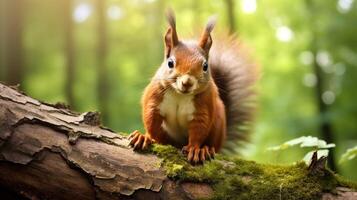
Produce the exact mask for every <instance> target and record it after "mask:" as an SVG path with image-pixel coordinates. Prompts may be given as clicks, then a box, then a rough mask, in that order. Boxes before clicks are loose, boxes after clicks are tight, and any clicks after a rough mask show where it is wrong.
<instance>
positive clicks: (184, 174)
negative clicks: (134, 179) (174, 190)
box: [151, 144, 357, 199]
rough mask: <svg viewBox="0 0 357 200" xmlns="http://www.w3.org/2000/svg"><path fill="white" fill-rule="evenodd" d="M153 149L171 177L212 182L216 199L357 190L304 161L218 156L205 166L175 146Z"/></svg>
mask: <svg viewBox="0 0 357 200" xmlns="http://www.w3.org/2000/svg"><path fill="white" fill-rule="evenodd" d="M151 151H152V152H153V153H154V154H156V155H158V156H159V157H160V158H162V159H163V161H162V163H161V164H162V167H163V168H164V169H165V171H166V173H167V176H168V177H169V178H171V179H175V180H181V181H193V182H208V183H211V184H212V186H213V189H214V191H215V195H214V196H213V199H320V197H321V194H322V192H331V191H332V192H333V190H334V188H336V186H347V187H352V188H355V189H357V184H355V183H352V182H349V181H346V180H344V179H342V178H341V177H339V176H337V175H335V174H333V173H332V172H331V171H330V170H325V172H324V176H319V175H312V174H310V173H309V171H308V169H307V166H306V165H305V164H304V163H298V164H295V165H289V166H281V165H268V164H258V163H256V162H253V161H246V160H243V159H240V158H232V157H224V156H217V157H216V159H215V160H213V161H210V162H206V163H205V164H204V165H199V166H192V165H191V164H189V163H188V162H187V161H186V158H185V157H184V156H183V155H182V154H181V153H180V152H179V150H178V149H176V148H175V147H172V146H169V145H158V144H155V145H153V146H152V148H151Z"/></svg>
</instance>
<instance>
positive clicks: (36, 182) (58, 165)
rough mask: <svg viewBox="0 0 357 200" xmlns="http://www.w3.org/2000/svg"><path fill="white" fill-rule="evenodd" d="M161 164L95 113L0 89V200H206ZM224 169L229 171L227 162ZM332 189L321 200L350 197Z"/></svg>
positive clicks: (204, 188)
mask: <svg viewBox="0 0 357 200" xmlns="http://www.w3.org/2000/svg"><path fill="white" fill-rule="evenodd" d="M161 161H162V160H161V159H160V158H158V157H156V156H155V155H152V154H148V153H147V154H142V153H136V152H134V151H133V150H132V149H131V148H129V147H128V140H127V139H126V137H124V136H121V135H118V134H116V133H114V132H112V131H111V130H109V129H107V128H102V127H100V121H99V116H98V114H97V113H93V112H88V113H84V114H76V113H73V112H72V111H69V110H67V109H66V108H64V106H63V105H62V104H56V105H49V104H46V103H42V102H39V101H37V100H34V99H32V98H30V97H28V96H25V95H24V94H22V93H20V92H18V91H17V90H14V89H12V88H10V87H7V86H4V85H2V84H0V194H1V195H2V197H4V195H6V197H8V199H19V197H23V198H29V199H197V198H207V197H208V198H209V197H212V195H213V189H212V185H210V184H212V183H210V184H209V183H194V182H184V181H174V180H171V179H169V178H168V177H167V176H166V171H164V169H163V168H161V167H160V163H161ZM316 163H318V162H316ZM316 165H318V164H316ZM320 167H321V165H320ZM225 168H229V165H227V166H226V167H225ZM279 173H280V172H279ZM279 176H281V175H279ZM277 178H279V177H277ZM280 178H281V177H280ZM250 179H252V178H250ZM259 182H260V181H259ZM268 182H269V181H268ZM237 183H238V182H233V183H232V184H237ZM232 187H233V185H232ZM292 189H293V190H295V189H294V188H292ZM280 190H281V189H280ZM264 191H265V190H263V191H262V192H264ZM337 192H338V194H339V195H338V196H336V195H333V194H330V193H327V194H325V196H326V195H329V196H327V197H328V198H330V197H331V198H330V199H337V198H340V197H341V196H342V197H343V196H344V195H349V196H347V197H351V199H352V198H353V197H356V196H357V193H356V192H353V191H351V190H350V189H348V188H342V189H337ZM353 195H354V196H353Z"/></svg>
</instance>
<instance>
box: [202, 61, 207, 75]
mask: <svg viewBox="0 0 357 200" xmlns="http://www.w3.org/2000/svg"><path fill="white" fill-rule="evenodd" d="M202 67H203V71H205V72H206V71H207V70H208V63H207V61H204V62H203V63H202Z"/></svg>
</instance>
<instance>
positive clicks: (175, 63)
mask: <svg viewBox="0 0 357 200" xmlns="http://www.w3.org/2000/svg"><path fill="white" fill-rule="evenodd" d="M167 20H168V23H169V28H168V29H167V31H166V34H165V35H164V43H165V52H164V56H165V59H164V61H163V63H162V64H161V66H160V67H159V69H158V70H157V72H156V74H155V75H154V77H153V78H152V80H151V82H150V83H149V85H148V86H147V87H146V89H145V90H144V93H143V96H142V101H141V103H142V118H143V123H144V127H145V131H146V133H145V134H144V135H143V134H141V133H140V132H139V131H134V132H133V133H131V134H130V136H129V139H130V145H131V146H133V147H134V149H135V150H137V149H147V148H148V147H149V145H150V144H152V143H154V142H155V143H159V144H171V145H173V146H176V147H178V148H182V152H183V153H184V154H185V155H186V156H187V160H188V161H189V162H191V163H192V164H197V163H202V162H204V161H205V160H210V159H212V158H214V156H215V154H216V152H218V151H220V150H221V149H222V146H223V143H224V141H225V140H230V141H237V140H238V141H241V140H246V138H247V133H248V131H249V127H250V123H251V121H252V117H253V114H254V108H255V106H254V105H252V102H253V101H254V100H252V99H253V98H254V96H255V92H254V89H253V86H254V84H255V82H256V80H257V67H256V64H255V63H254V62H250V60H249V59H247V56H246V55H245V54H244V53H243V51H244V50H243V49H242V47H241V44H240V43H239V42H238V41H237V40H236V39H235V38H234V37H232V36H231V37H225V38H224V39H222V40H220V41H217V44H215V45H213V46H212V44H213V39H212V37H211V32H212V30H213V28H214V26H215V21H216V20H215V18H214V17H211V18H210V19H209V21H208V23H207V25H206V27H205V29H204V31H203V33H202V34H201V36H200V38H199V40H198V41H194V40H192V41H191V40H190V41H183V40H179V38H178V35H177V32H176V19H175V15H174V13H173V11H169V12H168V14H167ZM211 47H212V48H211Z"/></svg>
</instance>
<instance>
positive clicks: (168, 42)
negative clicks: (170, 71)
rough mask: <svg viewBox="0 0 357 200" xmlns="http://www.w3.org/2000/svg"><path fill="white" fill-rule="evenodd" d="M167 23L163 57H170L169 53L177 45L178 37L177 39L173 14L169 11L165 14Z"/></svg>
mask: <svg viewBox="0 0 357 200" xmlns="http://www.w3.org/2000/svg"><path fill="white" fill-rule="evenodd" d="M166 16H167V21H168V22H169V26H170V27H169V28H168V29H167V31H166V34H165V38H164V39H165V55H166V57H169V56H170V52H171V50H172V48H174V47H175V46H176V45H177V44H178V43H179V40H178V37H177V32H176V19H175V14H174V12H173V11H172V10H171V9H169V10H168V12H167V15H166Z"/></svg>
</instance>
